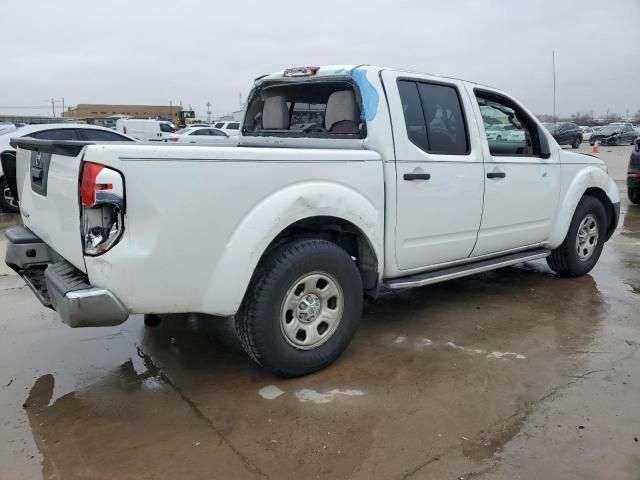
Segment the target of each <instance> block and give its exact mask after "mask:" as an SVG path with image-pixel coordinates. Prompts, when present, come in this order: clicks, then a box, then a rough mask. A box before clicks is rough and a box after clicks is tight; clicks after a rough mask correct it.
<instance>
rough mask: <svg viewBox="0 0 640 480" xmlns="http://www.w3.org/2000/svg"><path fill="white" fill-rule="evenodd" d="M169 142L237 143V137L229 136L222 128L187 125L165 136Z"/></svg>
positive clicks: (199, 143) (201, 143)
mask: <svg viewBox="0 0 640 480" xmlns="http://www.w3.org/2000/svg"><path fill="white" fill-rule="evenodd" d="M167 140H168V141H169V142H176V143H195V144H198V145H237V144H238V138H237V137H230V136H229V135H227V134H226V133H224V132H223V131H222V130H218V129H216V128H211V127H208V126H207V127H187V128H183V129H182V130H178V131H177V132H176V133H174V134H173V135H171V136H170V137H169V138H167Z"/></svg>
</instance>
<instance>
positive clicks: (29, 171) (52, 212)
mask: <svg viewBox="0 0 640 480" xmlns="http://www.w3.org/2000/svg"><path fill="white" fill-rule="evenodd" d="M91 143H92V142H77V141H64V140H36V139H33V138H19V139H12V140H11V145H12V146H13V147H15V148H16V149H17V155H16V182H17V190H18V198H19V201H20V212H21V214H22V221H23V222H24V225H25V226H26V227H27V228H29V229H30V230H31V231H32V232H33V233H35V234H36V235H38V236H39V237H40V238H41V239H42V240H43V241H44V242H45V243H46V244H47V245H49V246H50V247H51V248H53V250H55V251H56V252H57V253H59V254H60V255H62V256H63V257H64V258H65V259H66V260H67V261H69V262H70V263H72V264H73V265H75V266H76V267H77V268H78V269H80V270H82V271H83V272H86V267H85V264H84V256H83V251H82V240H81V230H80V205H79V198H78V181H79V180H78V177H79V172H80V162H81V159H82V150H83V148H84V146H85V145H89V144H91Z"/></svg>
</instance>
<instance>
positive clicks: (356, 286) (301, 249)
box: [236, 239, 363, 377]
mask: <svg viewBox="0 0 640 480" xmlns="http://www.w3.org/2000/svg"><path fill="white" fill-rule="evenodd" d="M362 294H363V291H362V280H361V277H360V272H359V271H358V268H357V266H356V264H355V261H354V260H353V259H352V258H351V256H350V255H349V254H348V253H347V252H346V251H345V250H343V249H342V248H340V247H339V246H338V245H336V244H334V243H331V242H329V241H326V240H320V239H300V240H294V241H292V242H289V243H287V244H284V245H282V246H280V247H278V248H276V249H274V250H273V251H272V252H270V253H268V254H267V256H266V258H264V259H263V260H261V262H260V264H259V266H258V268H257V269H256V272H255V273H254V275H253V278H252V280H251V284H250V285H249V288H248V290H247V293H246V294H245V298H244V300H243V302H242V305H241V307H240V310H239V311H238V313H237V314H236V330H237V332H238V335H239V337H240V340H241V342H242V346H243V347H244V349H245V351H246V352H247V353H248V354H249V356H250V357H251V358H253V359H254V360H255V361H256V362H257V363H258V364H260V365H261V366H263V367H264V368H266V369H267V370H269V371H271V372H273V373H275V374H276V375H281V376H287V377H295V376H300V375H305V374H308V373H311V372H315V371H316V370H320V369H322V368H324V367H326V366H328V365H330V364H331V363H332V362H333V361H335V360H336V359H337V358H338V357H339V356H340V354H342V352H343V351H344V350H345V349H346V348H347V346H348V345H349V342H350V341H351V339H352V338H353V335H354V334H355V332H356V329H357V327H358V323H359V321H360V316H361V313H362Z"/></svg>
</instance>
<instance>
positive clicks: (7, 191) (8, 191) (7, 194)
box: [2, 185, 18, 208]
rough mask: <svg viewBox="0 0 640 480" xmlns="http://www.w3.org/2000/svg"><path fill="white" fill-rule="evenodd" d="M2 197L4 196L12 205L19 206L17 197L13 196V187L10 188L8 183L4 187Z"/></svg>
mask: <svg viewBox="0 0 640 480" xmlns="http://www.w3.org/2000/svg"><path fill="white" fill-rule="evenodd" d="M2 198H4V201H5V202H6V203H7V205H9V206H10V207H13V208H18V202H16V199H15V198H13V195H12V194H11V189H9V186H8V185H5V186H4V188H3V189H2Z"/></svg>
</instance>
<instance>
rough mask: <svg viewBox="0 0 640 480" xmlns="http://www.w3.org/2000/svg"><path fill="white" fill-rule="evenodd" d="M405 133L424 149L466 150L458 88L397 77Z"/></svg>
mask: <svg viewBox="0 0 640 480" xmlns="http://www.w3.org/2000/svg"><path fill="white" fill-rule="evenodd" d="M398 88H399V91H400V97H401V100H402V104H403V109H404V114H405V122H406V125H407V134H408V135H409V138H410V139H411V141H412V142H413V143H414V144H415V145H416V146H418V147H420V148H421V149H422V150H425V151H426V152H428V153H433V154H440V155H466V154H468V153H469V138H468V135H467V129H466V122H465V117H464V111H463V109H462V104H461V102H460V97H459V95H458V90H457V89H456V88H455V87H453V86H450V85H440V84H435V83H426V82H414V81H409V80H401V81H400V82H399V84H398Z"/></svg>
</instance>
